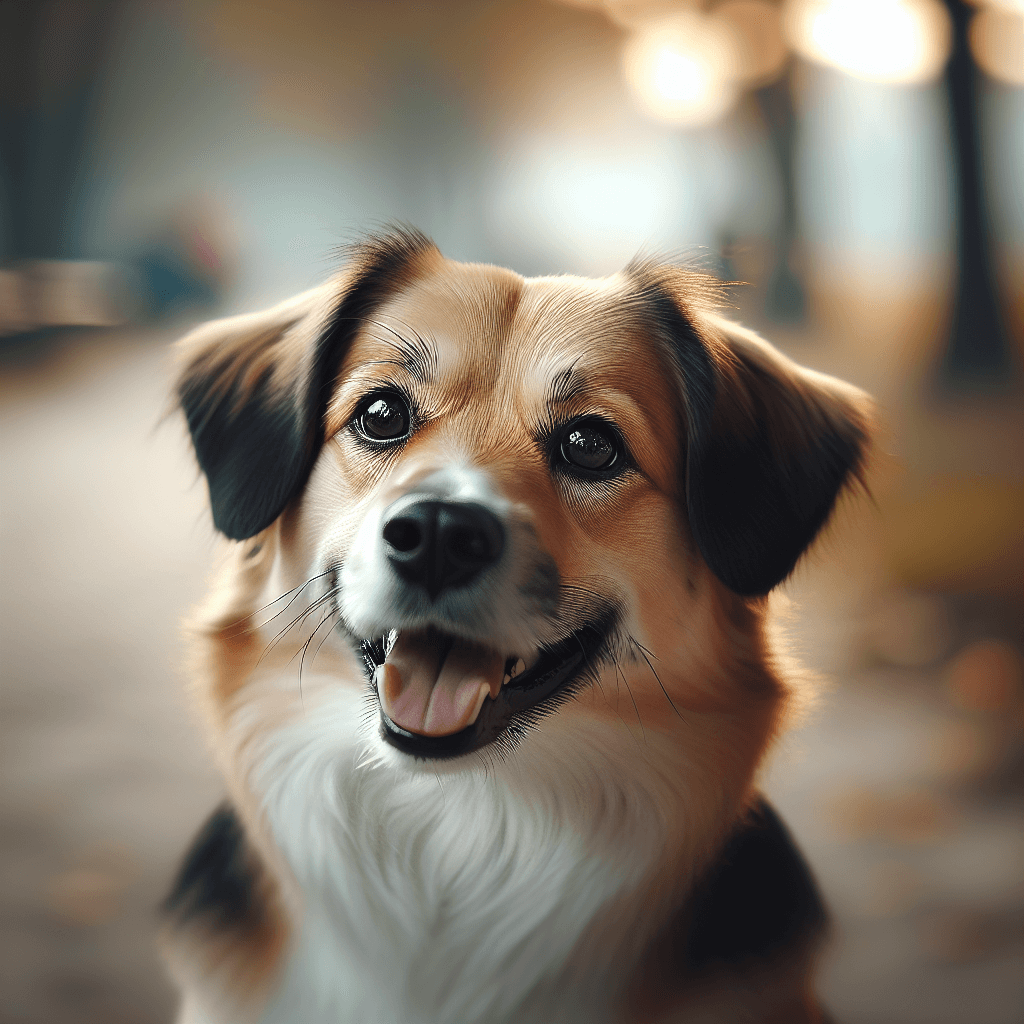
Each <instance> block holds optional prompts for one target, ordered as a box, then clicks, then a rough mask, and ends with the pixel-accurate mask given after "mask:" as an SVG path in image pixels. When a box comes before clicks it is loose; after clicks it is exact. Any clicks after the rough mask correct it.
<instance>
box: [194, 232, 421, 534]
mask: <svg viewBox="0 0 1024 1024" xmlns="http://www.w3.org/2000/svg"><path fill="white" fill-rule="evenodd" d="M429 258H440V254H439V253H438V252H437V249H436V248H435V247H434V245H433V243H431V242H430V241H429V240H428V239H426V238H425V237H424V236H423V235H420V234H419V233H417V232H412V231H395V232H391V233H389V234H387V235H384V236H380V237H374V238H370V239H368V240H366V241H364V242H361V243H359V244H358V245H356V246H353V247H352V249H351V251H350V253H349V260H348V263H347V265H346V267H345V269H344V270H343V271H342V272H341V274H339V275H338V277H337V278H335V279H334V280H332V281H330V282H328V283H327V284H326V285H323V286H321V287H320V288H316V289H313V290H312V291H309V292H306V293H304V294H303V295H299V296H297V297H296V298H294V299H290V300H289V301H287V302H284V303H282V304H281V305H279V306H275V307H274V308H273V309H269V310H266V311H265V312H263V313H254V314H251V315H247V316H236V317H229V318H227V319H224V320H215V321H213V322H212V323H208V324H204V325H203V326H201V327H199V328H197V329H196V330H195V331H193V332H192V333H191V334H189V335H188V336H187V337H186V338H184V339H182V341H181V342H179V353H180V359H179V362H180V364H181V373H180V376H179V379H178V386H177V395H178V400H179V402H180V403H181V407H182V409H183V410H184V413H185V418H186V419H187V421H188V426H189V430H190V431H191V434H192V444H193V446H194V447H195V451H196V456H197V458H198V460H199V466H200V468H201V469H202V471H203V473H204V474H205V476H206V481H207V484H208V486H209V490H210V506H211V509H212V511H213V521H214V525H215V526H216V527H217V529H218V530H220V531H221V533H223V534H225V535H226V536H228V537H230V538H232V539H233V540H244V539H245V538H246V537H251V536H253V535H254V534H256V533H259V532H260V531H261V530H263V529H265V528H266V527H267V526H269V525H270V524H271V523H272V522H273V521H274V520H275V519H276V518H277V517H278V516H279V515H280V514H281V512H282V511H284V508H285V506H286V505H287V504H288V502H289V501H291V499H292V498H294V497H295V496H296V495H298V494H299V493H300V492H301V490H302V488H303V487H304V486H305V483H306V480H307V479H308V477H309V474H310V471H311V470H312V468H313V462H314V461H315V459H316V456H317V454H318V452H319V450H320V447H321V445H322V444H323V432H324V422H323V421H324V413H325V410H326V407H327V402H328V401H329V398H330V394H331V390H332V388H333V386H334V383H335V377H336V376H337V373H338V367H339V365H340V363H341V360H342V358H343V357H344V354H345V352H346V350H347V348H348V345H349V343H350V341H351V339H352V337H353V336H354V334H355V333H356V331H358V330H359V328H360V327H361V326H362V325H363V324H365V323H366V320H367V318H368V317H370V315H371V314H372V313H373V311H374V309H375V307H376V306H378V305H380V303H381V302H383V301H384V300H385V299H386V298H387V296H388V295H389V294H392V293H393V292H394V291H396V290H397V289H398V288H400V287H401V286H402V285H403V284H404V283H407V282H408V281H409V280H411V279H412V277H413V276H415V274H416V273H417V272H418V270H419V268H420V266H421V264H422V262H423V260H425V259H429Z"/></svg>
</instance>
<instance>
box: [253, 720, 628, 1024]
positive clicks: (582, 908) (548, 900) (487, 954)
mask: <svg viewBox="0 0 1024 1024" xmlns="http://www.w3.org/2000/svg"><path fill="white" fill-rule="evenodd" d="M336 710H337V713H338V715H340V716H344V717H348V715H349V714H350V713H351V709H349V711H346V709H344V708H343V707H340V706H339V707H338V708H337V709H336ZM329 718H330V716H325V715H320V716H318V719H317V721H318V725H317V727H316V728H317V731H318V733H319V735H312V734H311V733H310V732H309V729H308V728H306V729H303V728H291V729H290V730H288V732H287V733H283V734H282V735H280V736H279V737H278V739H277V742H276V743H275V745H274V747H273V749H272V750H271V752H270V755H269V757H268V758H267V759H266V760H265V762H264V765H263V771H262V772H261V774H262V776H263V780H264V794H265V798H264V799H265V803H264V806H265V809H266V812H267V816H268V819H269V823H270V825H271V828H272V831H273V834H274V839H275V842H276V844H277V845H278V847H279V848H280V850H281V852H282V853H283V854H284V856H285V858H286V859H287V861H288V863H289V866H290V868H291V870H292V872H293V873H294V875H295V877H296V879H297V881H298V882H299V885H300V887H301V889H302V895H303V901H304V908H305V909H304V912H303V916H302V921H301V924H300V925H299V927H298V929H297V934H296V935H295V936H294V938H293V943H292V946H291V951H290V953H289V955H288V959H287V963H286V966H285V968H284V971H283V974H282V980H281V983H280V985H279V987H278V989H277V992H276V993H275V995H274V997H273V998H272V1000H271V1002H270V1004H269V1005H268V1009H267V1014H266V1016H265V1018H264V1019H265V1020H266V1021H267V1022H268V1024H271V1022H274V1024H276V1022H279V1021H281V1022H283V1021H294V1020H303V1021H309V1022H310V1024H317V1022H320V1021H324V1022H326V1021H332V1022H337V1021H348V1020H352V1021H360V1022H375V1021H379V1022H381V1024H384V1022H388V1024H398V1022H402V1024H404V1022H409V1024H441V1022H451V1024H470V1022H473V1021H481V1022H482V1021H487V1022H489V1024H498V1022H501V1021H509V1022H511V1021H516V1022H519V1024H527V1022H530V1021H537V1022H538V1024H541V1022H544V1024H555V1022H558V1021H561V1022H565V1024H570V1022H576V1021H580V1022H582V1021H588V1022H592V1024H599V1022H601V1021H602V1020H608V1019H611V1018H610V1017H609V1016H608V1012H609V1003H610V1002H611V1001H612V1000H613V997H614V994H615V992H616V989H617V984H618V982H619V981H620V980H621V979H619V978H617V977H616V975H615V972H614V971H613V970H611V964H612V963H613V962H614V961H615V960H616V959H617V958H618V956H619V955H620V954H621V950H622V936H615V935H610V936H608V937H607V938H604V937H602V936H601V935H600V934H599V931H598V928H599V926H598V925H597V924H596V923H595V919H596V918H598V916H599V914H600V911H601V910H602V908H604V907H606V906H607V904H608V903H609V901H610V900H612V899H613V898H614V897H616V896H617V895H619V894H621V893H622V892H623V891H624V890H626V889H628V888H629V887H630V886H631V885H633V884H635V882H636V881H637V879H638V877H639V874H640V869H639V868H638V861H641V862H642V861H643V858H642V857H640V858H637V857H636V851H635V838H636V837H635V834H634V836H632V837H631V838H632V839H633V843H631V844H630V843H629V841H628V840H626V841H625V842H624V843H623V850H624V851H625V849H627V848H628V849H632V851H633V857H632V858H630V857H627V856H625V855H623V856H616V855H615V853H614V851H613V850H609V849H608V847H607V845H605V846H604V847H603V848H602V849H601V850H600V852H598V851H597V850H596V849H595V848H594V846H593V845H592V844H588V843H587V842H585V841H584V840H583V839H582V838H581V836H580V834H579V831H578V829H576V828H575V827H574V826H573V824H572V822H571V820H567V818H566V816H565V809H564V808H561V809H560V808H559V801H558V800H557V798H554V797H553V798H552V799H551V800H550V801H549V802H548V803H547V804H546V805H542V806H531V805H530V804H529V803H528V802H524V801H523V799H521V797H520V796H519V795H518V794H516V793H514V792H513V788H512V787H506V786H503V785H502V783H501V781H500V780H498V779H495V778H494V777H493V776H492V777H486V776H480V775H475V776H470V777H467V776H465V775H449V776H446V777H435V776H434V775H432V774H428V775H410V774H408V773H404V774H403V773H400V772H396V771H395V770H394V768H393V766H387V765H378V766H374V765H365V764H362V765H361V763H360V762H361V759H365V756H366V742H365V741H364V742H362V743H360V744H355V745H353V747H352V749H351V750H344V749H343V750H339V748H338V746H337V741H336V740H332V739H330V737H332V736H333V737H337V736H338V735H344V733H343V732H341V731H340V730H339V731H333V730H330V729H328V731H327V732H326V733H324V732H323V729H324V719H328V720H329ZM339 724H340V723H339ZM348 735H351V732H349V733H348ZM285 766H287V768H288V770H287V771H284V770H283V768H284V767H285ZM278 768H280V769H282V770H281V771H277V770H276V769H278ZM595 938H596V942H595ZM581 942H587V943H589V945H588V949H587V955H586V957H585V958H584V960H585V963H586V971H585V973H584V972H583V971H582V969H581V968H580V966H579V964H580V962H581V959H580V957H579V956H578V955H574V951H575V952H576V953H578V951H579V945H580V943H581ZM602 954H606V955H602Z"/></svg>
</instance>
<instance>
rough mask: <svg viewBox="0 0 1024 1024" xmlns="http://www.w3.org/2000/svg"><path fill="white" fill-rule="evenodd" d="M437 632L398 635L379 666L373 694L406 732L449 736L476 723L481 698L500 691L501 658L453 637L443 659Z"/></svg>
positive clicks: (502, 664)
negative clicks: (452, 642) (375, 692)
mask: <svg viewBox="0 0 1024 1024" xmlns="http://www.w3.org/2000/svg"><path fill="white" fill-rule="evenodd" d="M441 643H442V640H441V638H440V637H439V636H438V635H437V634H436V633H411V632H405V633H400V634H399V636H398V639H397V640H396V641H395V645H394V647H392V648H391V652H390V653H389V654H388V656H387V658H386V659H385V661H384V664H383V665H381V666H380V667H379V668H378V669H377V674H376V683H377V693H378V694H379V696H380V701H381V704H382V705H383V707H384V711H385V712H386V713H387V716H388V718H390V719H391V721H392V722H394V723H395V725H399V726H401V727H402V728H403V729H406V730H408V731H409V732H415V733H420V734H421V735H424V736H449V735H451V734H452V733H456V732H459V731H461V730H462V729H465V728H466V726H467V725H469V724H471V723H472V722H475V721H476V716H477V715H478V714H479V713H480V707H481V705H482V704H483V702H484V698H485V697H486V696H487V695H488V693H490V694H491V695H492V696H496V695H497V693H498V691H499V690H500V689H501V680H502V676H503V674H504V670H505V658H504V657H503V656H502V655H500V654H498V653H497V652H496V651H493V650H491V649H489V648H487V647H481V646H478V645H477V644H472V643H469V642H468V641H466V640H456V641H455V643H454V644H452V647H451V650H449V651H448V653H447V655H446V656H445V657H444V660H443V661H442V660H441V659H442V654H443V653H444V652H443V648H442V647H441V646H440V644H441Z"/></svg>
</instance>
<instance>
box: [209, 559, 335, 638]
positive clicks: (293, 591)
mask: <svg viewBox="0 0 1024 1024" xmlns="http://www.w3.org/2000/svg"><path fill="white" fill-rule="evenodd" d="M339 568H340V564H337V565H332V566H330V567H329V568H327V569H325V570H324V571H323V572H318V573H317V574H316V575H315V576H311V577H310V578H309V579H308V580H306V582H305V583H300V584H299V585H298V586H297V587H292V589H291V590H286V591H285V592H284V593H283V594H281V595H280V596H279V597H275V598H274V600H273V601H268V602H267V603H266V604H265V605H262V606H261V607H259V608H256V609H255V610H254V611H251V612H249V614H248V615H243V616H242V617H241V618H240V619H235V621H234V622H229V623H228V624H227V626H225V627H224V628H225V629H230V628H231V627H232V626H238V625H241V624H242V623H243V622H246V621H248V620H249V619H252V618H254V617H255V616H257V615H259V613H260V612H264V611H266V610H267V609H268V608H273V607H274V605H275V604H277V603H278V601H283V600H284V599H285V598H286V597H288V596H289V595H294V596H292V599H291V601H289V602H288V603H287V604H286V605H285V606H284V607H283V608H282V609H281V610H280V611H278V612H275V613H274V614H273V615H271V617H270V618H269V619H267V620H266V621H265V622H261V623H259V624H258V625H255V626H247V627H246V628H245V629H242V630H239V631H238V632H237V633H225V634H224V636H225V639H232V638H233V637H236V636H243V635H244V634H245V633H254V632H256V630H258V629H262V628H263V627H264V626H266V625H268V624H269V623H271V622H273V621H274V619H276V618H277V617H278V615H283V614H284V613H285V612H286V611H288V609H289V608H290V607H291V606H292V604H294V602H295V601H296V599H297V598H298V597H299V596H300V595H301V594H302V591H303V590H305V589H306V587H308V586H309V585H310V584H311V583H315V582H316V581H317V580H319V579H323V578H324V576H328V575H330V574H331V573H332V572H337V570H338V569H339Z"/></svg>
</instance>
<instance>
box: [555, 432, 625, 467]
mask: <svg viewBox="0 0 1024 1024" xmlns="http://www.w3.org/2000/svg"><path fill="white" fill-rule="evenodd" d="M561 451H562V458H563V459H564V460H565V461H566V462H568V463H569V465H571V466H574V467H575V468H577V469H583V470H589V471H590V472H601V471H604V470H609V469H611V468H612V467H614V466H615V465H616V463H617V462H618V461H619V445H618V439H617V438H616V437H615V433H614V431H613V430H612V429H611V428H610V427H608V426H607V425H606V424H605V423H602V422H601V420H584V421H583V422H582V423H574V424H573V425H572V426H571V427H569V428H568V429H567V430H566V431H565V433H563V434H562V444H561Z"/></svg>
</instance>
